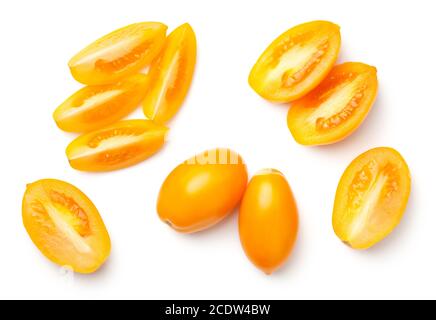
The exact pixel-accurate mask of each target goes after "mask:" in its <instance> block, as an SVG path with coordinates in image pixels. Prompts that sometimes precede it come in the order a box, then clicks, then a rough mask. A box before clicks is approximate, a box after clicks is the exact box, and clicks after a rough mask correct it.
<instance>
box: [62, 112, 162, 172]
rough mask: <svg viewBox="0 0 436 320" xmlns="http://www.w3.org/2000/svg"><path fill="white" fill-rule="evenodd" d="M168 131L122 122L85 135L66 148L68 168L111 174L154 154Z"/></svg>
mask: <svg viewBox="0 0 436 320" xmlns="http://www.w3.org/2000/svg"><path fill="white" fill-rule="evenodd" d="M167 131H168V128H166V127H164V126H161V125H158V124H155V123H154V122H152V121H150V120H123V121H119V122H117V123H115V124H113V125H110V126H108V127H105V128H103V129H100V130H97V131H92V132H90V133H87V134H84V135H82V136H80V137H78V138H77V139H75V140H74V141H73V142H71V143H70V144H69V145H68V147H67V157H68V160H69V162H70V165H71V167H73V168H74V169H77V170H81V171H110V170H116V169H121V168H125V167H129V166H131V165H134V164H136V163H138V162H141V161H143V160H145V159H147V158H148V157H150V156H151V155H153V154H155V153H156V152H157V151H158V150H159V149H160V148H161V147H162V146H163V144H164V142H165V136H166V133H167Z"/></svg>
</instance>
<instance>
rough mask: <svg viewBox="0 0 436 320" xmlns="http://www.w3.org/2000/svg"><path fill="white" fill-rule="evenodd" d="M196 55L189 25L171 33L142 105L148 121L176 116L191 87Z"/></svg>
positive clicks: (154, 68) (160, 121)
mask: <svg viewBox="0 0 436 320" xmlns="http://www.w3.org/2000/svg"><path fill="white" fill-rule="evenodd" d="M196 54H197V44H196V39H195V33H194V30H192V28H191V26H190V25H189V24H188V23H185V24H183V25H181V26H180V27H178V28H177V29H175V30H174V31H173V32H171V33H170V35H169V36H168V38H167V40H166V44H165V48H164V50H163V53H162V56H161V57H159V59H158V61H157V62H156V63H155V64H153V67H152V70H151V79H152V80H151V83H152V87H151V89H150V91H149V92H148V94H147V96H146V98H145V100H144V102H143V105H144V113H145V115H146V116H147V118H149V119H151V120H154V121H156V122H158V123H165V122H167V121H168V120H169V119H171V118H172V117H173V116H174V115H175V114H176V113H177V111H178V110H179V108H180V106H181V105H182V103H183V100H184V99H185V97H186V94H187V93H188V90H189V87H190V86H191V81H192V76H193V73H194V68H195V61H196Z"/></svg>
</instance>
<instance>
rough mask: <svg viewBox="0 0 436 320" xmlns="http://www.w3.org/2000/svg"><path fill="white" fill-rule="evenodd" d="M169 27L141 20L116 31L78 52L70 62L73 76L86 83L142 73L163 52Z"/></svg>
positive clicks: (103, 81) (105, 82)
mask: <svg viewBox="0 0 436 320" xmlns="http://www.w3.org/2000/svg"><path fill="white" fill-rule="evenodd" d="M166 30H167V26H166V25H164V24H162V23H159V22H141V23H135V24H131V25H128V26H126V27H124V28H121V29H118V30H115V31H113V32H111V33H109V34H107V35H105V36H104V37H102V38H100V39H98V40H97V41H95V42H93V43H91V44H90V45H89V46H87V47H86V48H85V49H83V50H82V51H80V52H79V53H77V54H76V55H75V56H74V57H73V58H72V59H71V60H70V62H69V63H68V65H69V67H70V70H71V74H72V75H73V77H74V78H75V79H76V80H77V81H79V82H81V83H84V84H89V85H99V84H109V83H114V82H116V81H118V80H120V79H122V78H124V77H126V76H128V75H131V74H133V73H136V72H139V71H140V70H141V69H143V68H144V67H146V66H147V65H149V64H150V63H151V62H152V61H153V59H154V58H155V57H156V56H157V55H158V54H159V53H160V51H161V49H162V47H163V45H164V43H165V36H166Z"/></svg>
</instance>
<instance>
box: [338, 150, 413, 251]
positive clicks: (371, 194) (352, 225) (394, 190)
mask: <svg viewBox="0 0 436 320" xmlns="http://www.w3.org/2000/svg"><path fill="white" fill-rule="evenodd" d="M410 188H411V182H410V172H409V169H408V166H407V163H406V162H405V161H404V159H403V157H402V156H401V155H400V154H399V153H398V152H397V151H396V150H394V149H391V148H384V147H382V148H375V149H371V150H369V151H367V152H365V153H363V154H361V155H360V156H359V157H357V158H356V159H355V160H353V162H351V164H350V165H349V166H348V168H347V169H346V170H345V172H344V174H343V176H342V178H341V180H340V182H339V185H338V189H337V191H336V198H335V205H334V209H333V228H334V230H335V233H336V235H337V236H338V237H339V238H340V239H341V240H342V241H343V242H345V243H346V244H348V245H349V246H351V247H352V248H355V249H367V248H370V247H372V246H373V245H375V244H376V243H378V242H379V241H381V240H382V239H384V238H385V237H386V236H388V235H389V234H390V233H391V232H392V230H393V229H394V228H395V227H396V226H397V225H398V223H399V222H400V220H401V218H402V216H403V213H404V210H405V208H406V205H407V201H408V198H409V194H410Z"/></svg>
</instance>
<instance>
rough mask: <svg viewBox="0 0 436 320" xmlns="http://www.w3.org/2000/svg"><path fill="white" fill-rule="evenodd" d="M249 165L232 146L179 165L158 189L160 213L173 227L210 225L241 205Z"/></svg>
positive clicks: (193, 229)
mask: <svg viewBox="0 0 436 320" xmlns="http://www.w3.org/2000/svg"><path fill="white" fill-rule="evenodd" d="M246 186H247V168H246V166H245V164H244V162H243V160H242V158H241V156H240V155H239V154H237V153H236V152H234V151H232V150H230V149H223V148H221V149H212V150H208V151H205V152H203V153H201V154H198V155H196V156H194V157H192V158H190V159H188V160H186V161H185V162H183V163H182V164H180V165H179V166H177V167H176V168H175V169H174V170H173V171H172V172H171V173H170V174H169V175H168V177H167V178H166V179H165V181H164V183H163V184H162V187H161V189H160V192H159V198H158V201H157V212H158V214H159V217H160V219H161V220H162V221H164V222H165V223H167V224H168V225H170V226H171V227H172V228H173V229H174V230H176V231H178V232H183V233H193V232H198V231H201V230H205V229H207V228H210V227H212V226H214V225H215V224H217V223H218V222H220V221H221V220H222V219H224V218H225V217H226V216H228V215H229V214H230V213H232V211H233V210H234V209H235V207H236V206H237V205H238V204H239V202H240V200H241V198H242V195H243V194H244V190H245V187H246Z"/></svg>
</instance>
